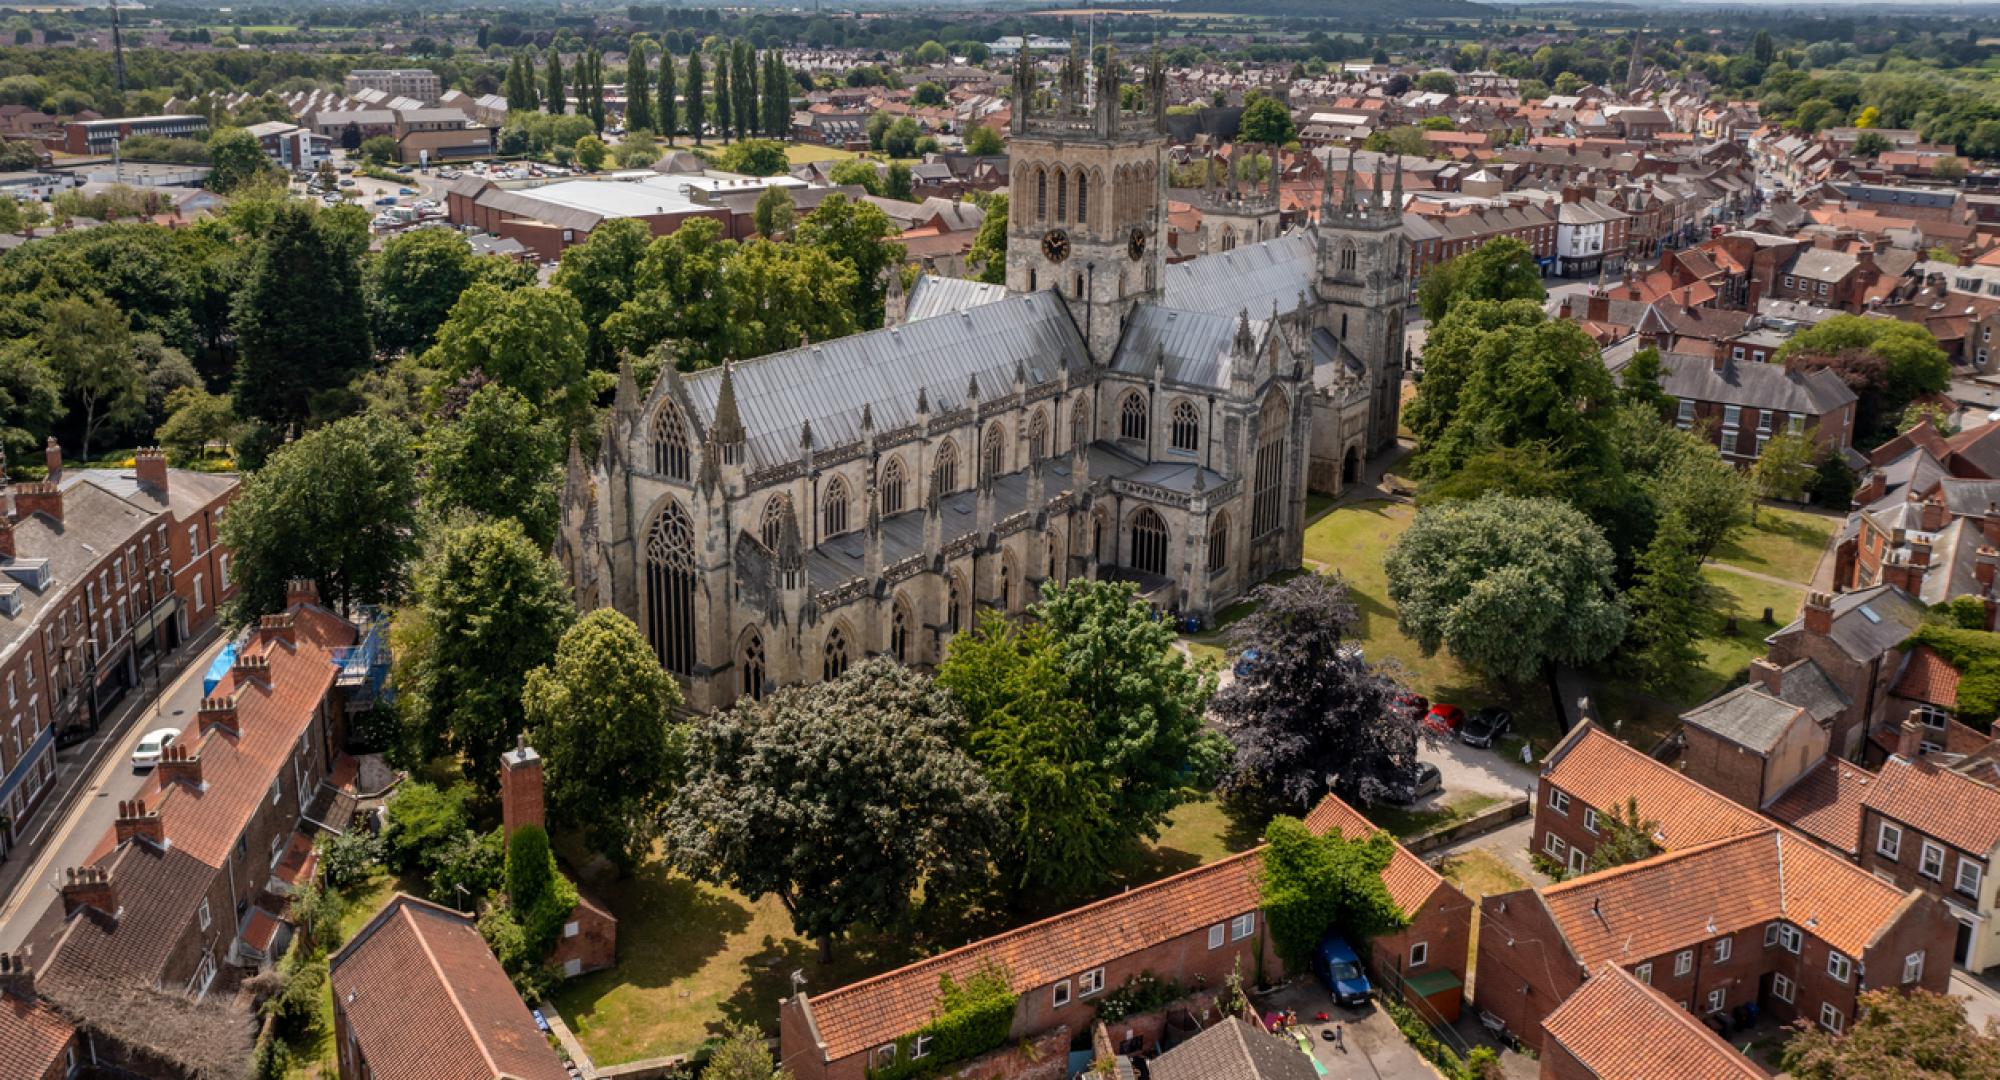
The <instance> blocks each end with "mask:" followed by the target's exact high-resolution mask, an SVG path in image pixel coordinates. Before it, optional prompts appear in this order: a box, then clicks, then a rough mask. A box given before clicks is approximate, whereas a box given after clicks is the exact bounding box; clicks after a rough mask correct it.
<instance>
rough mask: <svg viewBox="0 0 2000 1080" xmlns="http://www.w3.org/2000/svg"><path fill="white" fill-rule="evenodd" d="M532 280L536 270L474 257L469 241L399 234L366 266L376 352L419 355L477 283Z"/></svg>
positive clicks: (422, 232) (437, 232)
mask: <svg viewBox="0 0 2000 1080" xmlns="http://www.w3.org/2000/svg"><path fill="white" fill-rule="evenodd" d="M533 280H534V274H533V267H525V266H522V265H520V264H518V263H515V262H513V261H512V260H509V259H501V258H495V257H490V256H487V257H482V256H479V255H474V254H473V253H472V245H471V244H469V243H467V242H466V240H465V237H463V236H460V235H459V234H457V233H455V232H452V231H450V230H448V229H413V230H411V231H409V232H404V233H399V234H397V235H396V236H394V237H392V238H390V240H389V241H388V242H387V243H385V244H383V245H382V252H381V254H380V255H378V256H376V257H375V258H374V259H373V260H371V261H370V262H369V264H368V270H367V276H366V285H367V288H368V305H369V311H370V312H371V313H372V314H373V316H374V328H375V347H376V348H377V349H380V350H381V351H383V352H385V353H396V352H400V351H403V350H405V349H407V350H409V351H410V352H416V353H420V352H422V351H424V350H425V349H428V348H430V346H431V343H432V342H433V341H434V340H436V338H437V331H438V327H440V326H443V325H444V321H445V319H446V318H447V317H449V316H450V315H451V309H452V305H454V304H456V303H458V298H459V296H460V295H461V294H463V293H464V292H465V290H466V289H468V288H470V287H471V286H472V284H473V283H474V282H477V281H486V282H490V283H492V284H494V285H497V286H499V287H501V288H513V287H518V286H521V285H526V284H530V283H532V282H533Z"/></svg>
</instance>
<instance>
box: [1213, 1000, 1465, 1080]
mask: <svg viewBox="0 0 2000 1080" xmlns="http://www.w3.org/2000/svg"><path fill="white" fill-rule="evenodd" d="M1251 1003H1252V1004H1253V1005H1254V1006H1255V1008H1256V1009H1257V1011H1258V1012H1259V1013H1269V1012H1284V1011H1287V1010H1290V1011H1292V1012H1296V1013H1298V1015H1299V1023H1300V1026H1302V1027H1303V1028H1305V1030H1306V1031H1308V1032H1309V1033H1311V1035H1312V1040H1313V1049H1314V1057H1315V1059H1316V1060H1318V1062H1319V1064H1320V1066H1321V1068H1323V1069H1324V1070H1325V1072H1324V1073H1323V1074H1322V1075H1323V1076H1325V1077H1326V1080H1437V1075H1438V1074H1437V1070H1436V1069H1433V1068H1431V1065H1430V1062H1428V1061H1425V1060H1424V1058H1423V1055H1421V1054H1419V1053H1417V1051H1416V1050H1415V1049H1414V1048H1413V1047H1411V1046H1410V1044H1409V1042H1408V1040H1406V1039H1404V1038H1403V1033H1402V1032H1401V1031H1399V1030H1397V1028H1396V1022H1395V1021H1394V1020H1392V1019H1390V1018H1389V1014H1388V1013H1386V1012H1383V1011H1382V1010H1381V1009H1378V1008H1376V1007H1375V1006H1374V1005H1372V1004H1371V1005H1369V1006H1367V1007H1365V1008H1360V1009H1350V1008H1346V1007H1344V1006H1339V1005H1335V1004H1334V1003H1333V998H1332V995H1330V994H1328V993H1327V992H1326V988H1325V987H1323V986H1321V985H1320V984H1319V982H1318V981H1317V980H1315V979H1310V978H1307V979H1297V980H1294V981H1293V982H1292V983H1290V984H1289V985H1287V986H1284V987H1281V988H1280V989H1278V990H1277V991H1275V992H1273V993H1270V994H1265V995H1261V996H1259V995H1252V997H1251ZM1322 1013H1323V1014H1325V1015H1326V1017H1327V1019H1325V1020H1318V1019H1315V1017H1317V1016H1319V1015H1320V1014H1322ZM1336 1027H1337V1028H1339V1029H1340V1042H1339V1043H1335V1042H1333V1041H1331V1040H1329V1039H1328V1038H1327V1034H1328V1033H1329V1032H1331V1031H1333V1030H1334V1029H1335V1028H1336Z"/></svg>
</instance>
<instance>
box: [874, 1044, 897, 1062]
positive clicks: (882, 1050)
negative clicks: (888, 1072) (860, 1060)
mask: <svg viewBox="0 0 2000 1080" xmlns="http://www.w3.org/2000/svg"><path fill="white" fill-rule="evenodd" d="M895 1063H896V1044H895V1043H888V1044H886V1045H883V1046H878V1047H876V1048H875V1064H876V1066H877V1067H880V1066H883V1065H894V1064H895Z"/></svg>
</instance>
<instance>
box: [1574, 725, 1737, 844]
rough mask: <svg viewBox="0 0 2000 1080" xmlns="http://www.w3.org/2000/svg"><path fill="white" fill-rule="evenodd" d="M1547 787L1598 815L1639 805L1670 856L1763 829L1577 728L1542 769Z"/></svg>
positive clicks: (1697, 788) (1680, 779)
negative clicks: (1656, 825) (1632, 803)
mask: <svg viewBox="0 0 2000 1080" xmlns="http://www.w3.org/2000/svg"><path fill="white" fill-rule="evenodd" d="M1542 776H1543V778H1544V779H1546V780H1547V781H1548V782H1549V783H1552V784H1554V785H1555V786H1556V787H1559V788H1561V789H1562V790H1564V791H1566V792H1568V793H1569V795H1570V797H1571V798H1573V799H1579V800H1581V801H1583V802H1586V803H1589V804H1590V805H1591V806H1594V807H1597V808H1598V809H1600V810H1606V809H1610V808H1613V807H1622V806H1624V805H1625V800H1626V799H1628V798H1636V799H1638V800H1639V813H1640V814H1641V815H1642V816H1643V817H1645V818H1646V819H1648V820H1651V821H1657V822H1659V823H1660V834H1661V837H1662V839H1661V845H1662V846H1663V847H1665V848H1666V849H1667V850H1669V851H1672V850H1674V849H1676V848H1684V847H1688V846H1690V845H1693V844H1700V843H1705V842H1707V841H1709V840H1716V839H1720V838H1722V837H1725V836H1740V835H1742V834H1743V833H1746V832H1752V831H1754V830H1757V829H1760V828H1763V827H1765V825H1766V824H1767V822H1766V821H1765V820H1764V819H1763V818H1762V817H1759V816H1758V815H1757V814H1756V813H1754V812H1753V811H1751V810H1749V809H1747V808H1745V807H1742V806H1739V805H1737V804H1736V803H1735V802H1732V801H1731V800H1729V799H1727V798H1725V797H1724V796H1723V795H1722V794H1721V793H1719V792H1716V791H1712V790H1710V789H1709V788H1706V787H1703V786H1702V785H1700V784H1698V783H1696V782H1694V781H1693V780H1690V779H1688V778H1687V777H1685V776H1683V775H1681V774H1680V773H1679V772H1677V771H1675V770H1674V769H1671V768H1668V767H1667V766H1665V765H1662V764H1660V763H1659V762H1657V761H1655V760H1653V759H1652V758H1651V757H1648V756H1647V755H1645V754H1642V753H1640V752H1639V751H1637V750H1634V749H1632V748H1631V747H1630V746H1627V745H1626V744H1625V743H1623V742H1620V741H1619V740H1618V739H1616V738H1614V737H1612V736H1611V735H1610V734H1609V733H1607V732H1605V731H1604V729H1602V728H1600V727H1598V726H1597V725H1595V724H1588V723H1586V724H1579V725H1577V727H1576V729H1575V731H1573V732H1572V733H1571V734H1570V735H1569V736H1568V737H1566V738H1565V740H1564V741H1563V743H1561V744H1558V745H1557V747H1556V749H1555V750H1554V751H1553V752H1552V753H1551V754H1550V755H1549V758H1548V761H1547V763H1546V764H1545V765H1544V767H1543V769H1542Z"/></svg>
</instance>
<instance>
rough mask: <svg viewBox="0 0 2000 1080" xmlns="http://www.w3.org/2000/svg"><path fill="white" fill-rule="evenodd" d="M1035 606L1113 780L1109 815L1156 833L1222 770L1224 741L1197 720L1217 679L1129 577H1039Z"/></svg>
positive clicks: (1225, 751) (1143, 831)
mask: <svg viewBox="0 0 2000 1080" xmlns="http://www.w3.org/2000/svg"><path fill="white" fill-rule="evenodd" d="M1031 610H1032V614H1033V615H1034V616H1035V617H1036V618H1039V619H1041V620H1042V622H1043V623H1044V624H1046V625H1047V626H1048V627H1049V630H1050V632H1051V633H1052V634H1054V636H1055V639H1056V643H1057V646H1058V647H1059V648H1060V650H1061V653H1062V664H1063V670H1064V671H1065V672H1066V673H1067V674H1068V676H1069V678H1070V679H1071V685H1072V686H1073V687H1074V688H1075V689H1074V694H1075V698H1076V700H1077V701H1079V702H1081V703H1082V705H1083V707H1084V710H1085V713H1086V715H1088V716H1089V717H1090V718H1091V720H1092V722H1093V724H1094V725H1095V731H1094V732H1093V737H1094V738H1095V739H1096V741H1097V744H1098V745H1099V746H1100V747H1101V748H1102V750H1101V752H1102V753H1103V754H1104V763H1105V766H1106V768H1107V769H1108V770H1109V771H1110V772H1111V774H1112V775H1113V776H1116V777H1117V778H1118V782H1117V784H1116V786H1115V787H1114V788H1113V789H1112V809H1113V812H1114V813H1115V814H1116V815H1117V817H1118V818H1119V819H1120V820H1121V821H1124V822H1126V823H1127V826H1128V827H1129V828H1131V829H1132V830H1133V831H1134V832H1135V833H1136V834H1137V835H1141V836H1146V837H1153V836H1156V835H1158V831H1159V828H1160V827H1161V825H1163V824H1164V823H1165V821H1166V817H1167V814H1168V813H1170V812H1171V811H1172V810H1173V809H1174V807H1176V806H1178V805H1180V804H1181V803H1182V802H1184V801H1186V800H1187V799H1188V798H1190V797H1192V796H1194V795H1196V794H1197V793H1199V792H1202V791H1206V790H1208V789H1209V788H1211V787H1213V786H1214V784H1215V781H1216V780H1217V779H1218V778H1220V776H1221V773H1222V767H1223V764H1224V761H1225V759H1226V757H1227V754H1228V746H1227V743H1226V742H1225V741H1224V740H1223V739H1222V737H1221V736H1220V735H1217V734H1216V733H1215V732H1212V731H1209V730H1207V729H1206V728H1204V727H1203V726H1202V716H1203V713H1204V711H1205V710H1206V708H1207V706H1208V700H1209V698H1210V697H1211V696H1212V695H1213V694H1214V693H1215V679H1214V677H1213V676H1210V675H1207V674H1204V673H1202V672H1200V671H1197V670H1196V669H1195V668H1194V667H1193V666H1192V665H1190V664H1189V663H1188V661H1187V658H1186V657H1185V656H1183V655H1182V654H1181V653H1180V652H1179V651H1178V650H1176V649H1174V648H1173V642H1174V632H1173V629H1172V627H1171V625H1170V624H1169V623H1167V622H1166V621H1165V620H1163V619H1160V618H1157V617H1156V616H1155V614H1154V612H1153V610H1152V608H1151V607H1149V606H1147V604H1146V603H1145V602H1144V601H1141V600H1140V599H1139V598H1138V587H1137V586H1135V585H1133V584H1131V583H1129V582H1125V583H1113V582H1103V581H1084V580H1075V581H1071V582H1070V583H1069V584H1068V585H1066V586H1063V587H1060V588H1058V587H1056V586H1054V585H1053V584H1047V583H1045V584H1044V585H1043V586H1042V598H1041V601H1040V602H1039V603H1037V604H1035V605H1034V607H1033V608H1032V609H1031Z"/></svg>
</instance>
